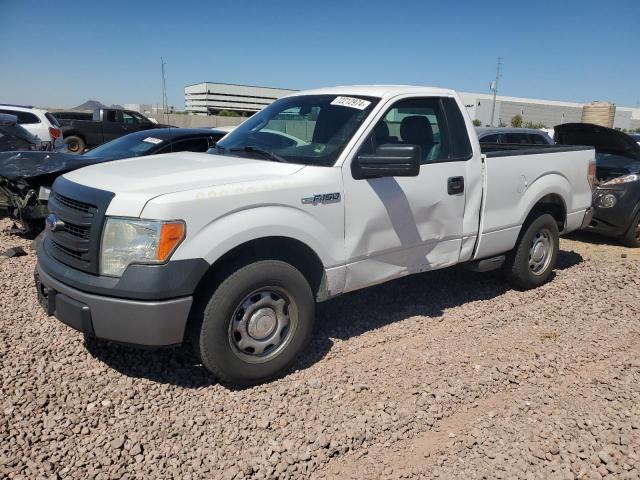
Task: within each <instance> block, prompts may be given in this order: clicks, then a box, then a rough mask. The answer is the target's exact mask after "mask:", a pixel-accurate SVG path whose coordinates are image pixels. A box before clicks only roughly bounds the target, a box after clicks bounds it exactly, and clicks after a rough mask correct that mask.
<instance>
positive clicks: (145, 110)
mask: <svg viewBox="0 0 640 480" xmlns="http://www.w3.org/2000/svg"><path fill="white" fill-rule="evenodd" d="M123 106H124V109H125V110H133V111H134V112H138V113H141V114H143V115H159V114H162V113H165V112H164V110H163V108H162V105H151V104H148V103H125V104H124V105H123ZM173 112H175V108H174V107H173V106H168V107H167V113H173Z"/></svg>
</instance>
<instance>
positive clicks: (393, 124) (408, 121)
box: [359, 98, 449, 164]
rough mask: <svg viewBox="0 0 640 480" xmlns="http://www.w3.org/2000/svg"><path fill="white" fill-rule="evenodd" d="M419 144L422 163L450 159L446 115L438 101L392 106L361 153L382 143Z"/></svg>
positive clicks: (367, 139)
mask: <svg viewBox="0 0 640 480" xmlns="http://www.w3.org/2000/svg"><path fill="white" fill-rule="evenodd" d="M389 143H391V144H394V143H397V144H400V145H419V146H420V147H421V149H422V162H421V163H423V164H424V163H430V162H437V161H441V160H445V159H448V158H449V152H448V145H449V139H448V138H447V130H446V128H445V116H444V112H443V110H442V104H441V102H440V99H439V98H411V99H407V100H401V101H399V102H398V103H396V104H395V105H393V106H392V107H391V108H390V109H389V110H388V111H387V113H386V114H385V116H384V117H383V118H382V120H380V121H379V122H378V124H377V125H376V126H375V128H374V129H373V132H372V133H371V134H370V135H369V136H368V137H367V138H366V140H365V141H364V143H363V145H362V147H361V149H360V152H359V153H375V151H376V149H377V148H378V147H379V146H380V145H383V144H389Z"/></svg>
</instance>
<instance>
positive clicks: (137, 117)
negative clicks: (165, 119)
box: [123, 112, 148, 123]
mask: <svg viewBox="0 0 640 480" xmlns="http://www.w3.org/2000/svg"><path fill="white" fill-rule="evenodd" d="M123 115H125V113H124V112H123ZM129 115H131V116H132V117H133V119H134V120H135V121H136V123H147V122H148V120H147V119H146V118H145V117H143V116H142V115H140V114H139V113H136V112H129Z"/></svg>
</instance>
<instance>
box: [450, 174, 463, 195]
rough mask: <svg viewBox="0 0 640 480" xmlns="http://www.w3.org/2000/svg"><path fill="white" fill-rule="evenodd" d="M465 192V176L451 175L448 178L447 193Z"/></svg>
mask: <svg viewBox="0 0 640 480" xmlns="http://www.w3.org/2000/svg"><path fill="white" fill-rule="evenodd" d="M462 192H464V177H449V179H448V180H447V193H448V194H449V195H458V194H460V193H462Z"/></svg>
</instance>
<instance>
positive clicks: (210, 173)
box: [64, 152, 304, 216]
mask: <svg viewBox="0 0 640 480" xmlns="http://www.w3.org/2000/svg"><path fill="white" fill-rule="evenodd" d="M303 167H304V166H303V165H299V164H288V163H277V162H271V161H267V160H256V159H251V158H244V157H237V156H229V155H212V154H208V153H195V152H180V153H167V154H161V155H149V156H146V157H138V158H129V159H125V160H117V161H115V162H107V163H103V164H98V165H92V166H90V167H87V168H81V169H80V170H74V171H73V172H70V173H67V174H65V175H64V177H65V178H66V179H67V180H70V181H72V182H75V183H79V184H82V185H86V186H88V187H93V188H97V189H100V190H106V191H109V192H113V193H115V194H116V196H115V198H114V199H113V201H112V204H111V205H110V207H109V212H108V213H109V214H111V215H130V216H133V215H135V216H137V215H139V214H140V212H141V211H142V208H143V207H144V205H145V204H146V203H147V202H148V201H149V200H151V199H152V198H155V197H157V196H160V195H165V194H169V193H175V192H182V191H186V190H194V189H201V188H206V187H215V186H218V185H226V184H231V183H240V182H249V181H255V180H265V179H269V178H277V177H283V176H288V175H291V174H293V173H295V172H297V171H299V170H300V169H302V168H303Z"/></svg>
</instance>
